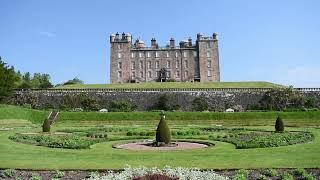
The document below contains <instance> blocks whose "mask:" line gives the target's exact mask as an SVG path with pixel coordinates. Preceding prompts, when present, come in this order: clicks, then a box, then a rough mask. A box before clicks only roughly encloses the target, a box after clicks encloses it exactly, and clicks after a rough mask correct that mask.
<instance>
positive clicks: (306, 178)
mask: <svg viewBox="0 0 320 180" xmlns="http://www.w3.org/2000/svg"><path fill="white" fill-rule="evenodd" d="M301 180H315V177H313V176H312V174H308V173H304V174H303V175H302V178H301Z"/></svg>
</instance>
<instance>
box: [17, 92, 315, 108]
mask: <svg viewBox="0 0 320 180" xmlns="http://www.w3.org/2000/svg"><path fill="white" fill-rule="evenodd" d="M317 89H318V88H312V89H308V90H303V89H299V90H298V89H296V90H298V91H300V93H303V94H305V95H306V96H313V97H316V99H317V101H318V103H319V102H320V89H319V90H317ZM267 90H270V89H263V88H257V89H255V88H253V89H252V88H251V89H245V88H243V89H242V88H239V89H185V90H179V89H153V90H150V89H148V90H147V89H146V90H134V89H132V90H128V89H123V90H113V89H76V90H67V89H60V90H59V89H51V90H28V91H16V92H15V94H14V96H13V97H12V99H11V102H12V104H19V105H22V104H31V105H32V106H33V107H34V108H39V109H42V108H47V107H53V108H58V107H59V106H60V105H61V104H63V102H64V101H65V99H66V98H67V96H69V97H70V96H77V95H86V96H89V97H92V98H95V99H96V100H97V101H98V103H99V104H100V106H101V107H102V108H106V107H107V104H108V103H109V102H110V101H112V100H128V101H130V102H131V103H132V104H135V105H136V106H137V110H138V111H142V110H150V109H152V107H154V106H155V105H156V103H157V102H158V100H159V97H160V96H161V95H163V94H166V95H167V96H168V97H169V101H170V103H171V105H179V106H180V108H181V110H187V111H188V110H191V108H192V101H193V100H194V99H195V98H196V97H203V98H205V99H206V100H207V102H208V103H209V106H210V107H211V110H215V111H224V110H225V109H226V108H230V107H233V106H235V105H241V106H242V107H243V108H245V109H246V108H247V107H248V105H253V104H257V103H258V102H259V100H261V98H262V97H263V95H264V93H265V92H266V91H267ZM74 108H76V107H74Z"/></svg>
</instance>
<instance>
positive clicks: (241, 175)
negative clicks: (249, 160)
mask: <svg viewBox="0 0 320 180" xmlns="http://www.w3.org/2000/svg"><path fill="white" fill-rule="evenodd" d="M248 174H249V172H248V171H247V170H245V169H240V170H238V171H237V174H236V175H235V176H234V177H233V179H234V180H247V177H248Z"/></svg>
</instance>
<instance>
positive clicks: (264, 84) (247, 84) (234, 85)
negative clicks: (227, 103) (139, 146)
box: [56, 81, 283, 89]
mask: <svg viewBox="0 0 320 180" xmlns="http://www.w3.org/2000/svg"><path fill="white" fill-rule="evenodd" d="M275 87H283V86H281V85H279V84H273V83H270V82H263V81H256V82H255V81H248V82H210V83H190V82H166V83H157V82H149V83H122V84H76V85H67V86H59V87H56V88H58V89H60V88H63V89H81V88H112V89H121V88H123V89H139V88H144V89H149V88H177V89H179V88H275Z"/></svg>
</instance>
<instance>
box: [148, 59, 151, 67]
mask: <svg viewBox="0 0 320 180" xmlns="http://www.w3.org/2000/svg"><path fill="white" fill-rule="evenodd" d="M148 69H151V61H148Z"/></svg>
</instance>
